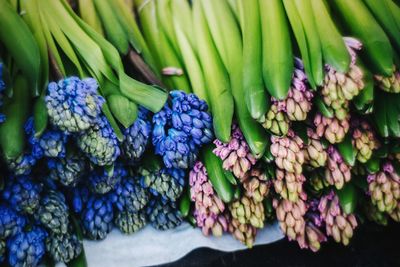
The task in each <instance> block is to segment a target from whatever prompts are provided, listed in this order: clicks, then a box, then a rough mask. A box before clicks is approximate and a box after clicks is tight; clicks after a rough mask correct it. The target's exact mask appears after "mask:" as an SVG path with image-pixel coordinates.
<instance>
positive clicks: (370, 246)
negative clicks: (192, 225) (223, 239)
mask: <svg viewBox="0 0 400 267" xmlns="http://www.w3.org/2000/svg"><path fill="white" fill-rule="evenodd" d="M161 266H162V267H175V266H182V267H188V266H218V267H223V266H246V267H248V266H273V267H275V266H324V267H325V266H379V267H383V266H390V267H391V266H400V224H395V223H390V224H389V225H388V226H386V227H383V226H378V225H374V224H364V225H362V226H360V227H359V228H358V229H357V230H356V233H355V236H354V237H353V239H352V241H351V243H350V245H349V246H347V247H344V246H343V245H340V244H336V243H334V242H333V241H332V239H330V241H329V242H327V243H324V244H323V245H322V249H321V250H320V251H319V252H318V253H313V252H310V251H306V250H301V249H300V248H299V247H298V245H297V243H296V242H288V241H287V240H281V241H279V242H276V243H273V244H270V245H264V246H256V247H254V248H253V249H251V250H244V251H238V252H232V253H225V252H219V251H215V250H212V249H207V248H200V249H196V250H194V251H192V252H191V253H189V254H188V255H186V256H185V257H184V258H182V259H180V260H178V261H176V262H173V263H170V264H165V265H161Z"/></svg>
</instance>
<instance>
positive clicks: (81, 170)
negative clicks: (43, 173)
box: [47, 152, 89, 187]
mask: <svg viewBox="0 0 400 267" xmlns="http://www.w3.org/2000/svg"><path fill="white" fill-rule="evenodd" d="M88 165H89V164H88V160H87V159H86V157H85V156H84V155H83V154H82V153H79V152H72V153H67V155H66V156H65V157H64V158H49V159H48V160H47V167H48V169H49V177H50V178H51V179H53V180H54V181H58V182H59V183H60V184H62V185H64V186H68V187H74V186H76V185H77V184H78V182H79V181H80V180H81V177H82V176H83V175H84V174H85V172H86V171H87V168H88Z"/></svg>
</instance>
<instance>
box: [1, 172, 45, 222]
mask: <svg viewBox="0 0 400 267" xmlns="http://www.w3.org/2000/svg"><path fill="white" fill-rule="evenodd" d="M41 191H42V188H41V186H40V185H39V184H38V183H36V182H34V181H33V179H32V178H30V177H29V176H17V177H9V179H7V180H6V185H5V187H4V189H3V191H2V192H1V193H2V199H3V200H4V201H5V202H6V203H8V204H9V205H10V206H11V207H13V208H14V209H15V210H16V211H18V212H22V213H27V214H34V213H35V211H36V210H37V208H38V206H39V200H40V192H41Z"/></svg>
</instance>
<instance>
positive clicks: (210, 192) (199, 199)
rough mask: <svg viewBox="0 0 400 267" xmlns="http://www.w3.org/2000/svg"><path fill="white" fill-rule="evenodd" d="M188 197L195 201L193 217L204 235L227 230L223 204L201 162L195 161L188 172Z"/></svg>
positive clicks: (218, 233)
mask: <svg viewBox="0 0 400 267" xmlns="http://www.w3.org/2000/svg"><path fill="white" fill-rule="evenodd" d="M189 183H190V198H191V200H192V202H194V203H195V209H194V217H195V218H196V223H197V226H198V227H200V228H201V230H202V232H203V234H204V235H209V234H210V232H211V233H212V234H213V235H214V236H221V235H222V234H223V233H224V232H227V231H228V221H227V218H226V216H225V214H224V211H225V204H224V202H223V201H222V200H221V199H220V198H219V197H218V196H217V194H216V193H215V192H214V189H213V187H212V185H211V183H210V181H209V180H208V175H207V170H206V168H205V167H204V165H203V163H202V162H200V161H197V162H196V164H195V165H194V167H193V169H192V170H191V171H190V174H189Z"/></svg>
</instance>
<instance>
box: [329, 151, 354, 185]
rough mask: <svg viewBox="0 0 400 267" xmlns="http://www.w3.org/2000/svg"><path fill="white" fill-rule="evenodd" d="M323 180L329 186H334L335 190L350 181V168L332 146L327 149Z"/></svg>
mask: <svg viewBox="0 0 400 267" xmlns="http://www.w3.org/2000/svg"><path fill="white" fill-rule="evenodd" d="M325 178H326V180H327V182H328V183H329V184H330V185H334V186H335V187H336V188H337V189H341V188H342V187H343V186H344V184H345V183H347V182H349V181H350V179H351V167H350V166H349V165H347V163H346V162H345V161H344V159H343V157H342V155H340V153H339V151H337V150H336V148H335V147H334V146H330V147H329V148H328V161H327V166H326V168H325Z"/></svg>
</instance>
